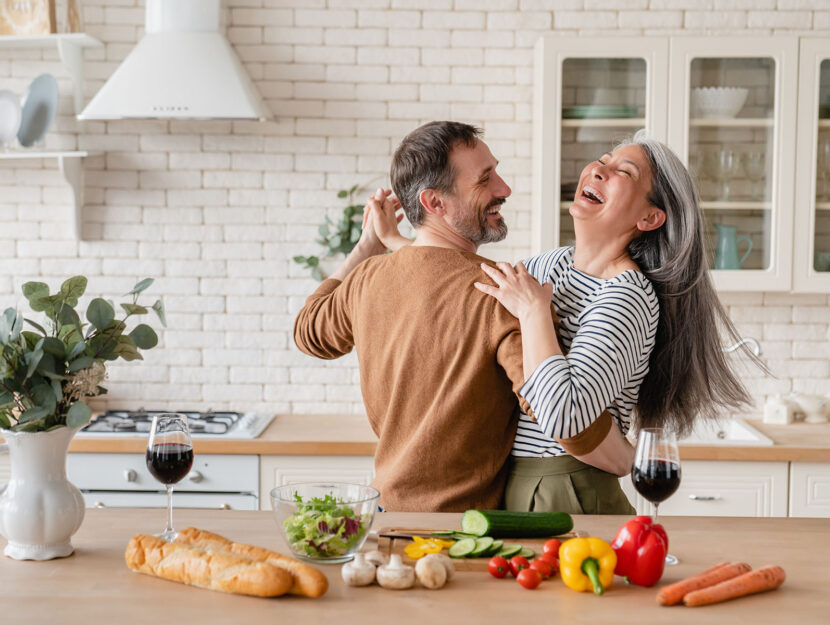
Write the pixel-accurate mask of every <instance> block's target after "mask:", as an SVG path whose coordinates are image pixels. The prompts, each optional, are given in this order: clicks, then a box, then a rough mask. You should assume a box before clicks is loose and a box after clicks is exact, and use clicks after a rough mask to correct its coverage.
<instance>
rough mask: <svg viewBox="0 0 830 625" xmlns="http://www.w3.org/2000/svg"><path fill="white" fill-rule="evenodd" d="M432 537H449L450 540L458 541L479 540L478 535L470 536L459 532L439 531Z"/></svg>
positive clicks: (433, 533)
mask: <svg viewBox="0 0 830 625" xmlns="http://www.w3.org/2000/svg"><path fill="white" fill-rule="evenodd" d="M430 535H431V536H448V537H450V538H455V539H456V540H461V539H462V538H478V534H469V533H467V532H459V531H458V530H439V531H436V532H432V533H431V534H430Z"/></svg>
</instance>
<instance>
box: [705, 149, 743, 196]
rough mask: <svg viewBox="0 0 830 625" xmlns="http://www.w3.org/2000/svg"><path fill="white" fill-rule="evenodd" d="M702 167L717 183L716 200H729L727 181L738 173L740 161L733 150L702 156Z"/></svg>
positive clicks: (723, 150) (713, 152) (721, 150)
mask: <svg viewBox="0 0 830 625" xmlns="http://www.w3.org/2000/svg"><path fill="white" fill-rule="evenodd" d="M703 167H704V169H705V170H706V172H707V173H708V174H709V175H710V176H711V177H712V178H713V179H714V180H715V181H717V182H718V192H717V199H719V200H728V199H729V180H730V179H731V178H734V177H735V176H736V175H737V174H738V172H740V160H739V158H738V154H737V153H736V152H734V151H733V150H729V149H725V148H724V149H720V150H711V151H708V152H706V153H705V154H704V155H703Z"/></svg>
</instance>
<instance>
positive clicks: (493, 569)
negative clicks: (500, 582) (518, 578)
mask: <svg viewBox="0 0 830 625" xmlns="http://www.w3.org/2000/svg"><path fill="white" fill-rule="evenodd" d="M487 570H488V571H490V575H492V576H493V577H498V578H502V577H504V576H505V575H507V572H508V571H509V570H510V564H509V563H508V562H507V560H505V559H504V558H502V557H501V556H493V557H492V558H490V562H489V563H488V564H487Z"/></svg>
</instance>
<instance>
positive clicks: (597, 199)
mask: <svg viewBox="0 0 830 625" xmlns="http://www.w3.org/2000/svg"><path fill="white" fill-rule="evenodd" d="M582 197H583V198H585V199H586V200H588V201H589V202H590V203H591V204H605V196H604V195H602V193H600V192H599V191H597V190H596V189H595V188H594V187H592V186H591V185H585V186H584V187H582Z"/></svg>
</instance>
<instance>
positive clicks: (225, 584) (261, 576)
mask: <svg viewBox="0 0 830 625" xmlns="http://www.w3.org/2000/svg"><path fill="white" fill-rule="evenodd" d="M124 559H125V560H126V562H127V566H128V567H129V568H130V569H132V570H133V571H139V572H140V573H147V574H148V575H155V576H156V577H162V578H164V579H168V580H171V581H174V582H181V583H183V584H190V585H191V586H199V587H201V588H209V589H211V590H221V591H223V592H232V593H237V594H241V595H253V596H255V597H276V596H278V595H282V594H285V593H286V592H288V590H289V589H290V588H291V584H292V582H293V580H292V578H291V575H290V574H288V573H287V572H286V571H285V570H284V569H281V568H278V567H276V566H273V565H271V564H267V563H265V562H259V561H256V560H252V559H250V558H245V557H242V556H238V555H234V554H231V553H225V552H222V553H218V552H211V551H206V550H204V549H199V548H198V547H191V546H188V545H181V544H176V543H169V542H167V541H166V540H163V539H161V538H156V537H155V536H147V535H146V534H136V535H135V536H133V537H132V539H131V540H130V543H129V544H128V545H127V551H126V553H125V554H124Z"/></svg>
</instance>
